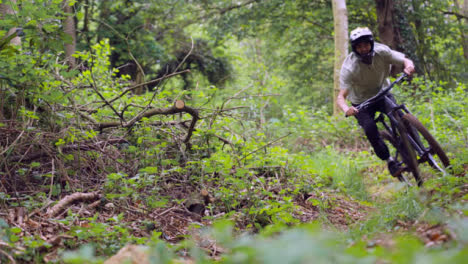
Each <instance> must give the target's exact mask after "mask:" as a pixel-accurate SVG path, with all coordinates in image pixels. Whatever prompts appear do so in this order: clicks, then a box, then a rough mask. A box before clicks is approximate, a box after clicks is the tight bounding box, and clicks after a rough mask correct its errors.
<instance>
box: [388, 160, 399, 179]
mask: <svg viewBox="0 0 468 264" xmlns="http://www.w3.org/2000/svg"><path fill="white" fill-rule="evenodd" d="M387 165H388V170H389V171H390V174H391V175H392V176H393V177H398V176H400V174H401V172H402V168H401V166H400V165H399V164H398V162H397V161H396V160H394V159H393V158H391V157H390V158H389V159H388V160H387Z"/></svg>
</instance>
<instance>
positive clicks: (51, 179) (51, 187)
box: [49, 159, 55, 200]
mask: <svg viewBox="0 0 468 264" xmlns="http://www.w3.org/2000/svg"><path fill="white" fill-rule="evenodd" d="M51 174H52V176H51V178H50V190H49V200H50V197H52V190H53V187H54V174H55V163H54V159H52V173H51Z"/></svg>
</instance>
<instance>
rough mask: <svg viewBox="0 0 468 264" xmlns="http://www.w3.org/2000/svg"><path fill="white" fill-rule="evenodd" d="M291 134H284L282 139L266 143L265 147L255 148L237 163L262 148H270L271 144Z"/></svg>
mask: <svg viewBox="0 0 468 264" xmlns="http://www.w3.org/2000/svg"><path fill="white" fill-rule="evenodd" d="M291 134H292V133H288V134H286V135H284V136H282V137H279V138H277V139H275V140H273V141H270V142H268V143H267V144H265V145H263V146H261V147H259V148H256V149H254V150H252V151H251V152H249V153H247V154H245V155H244V156H243V157H242V158H240V159H239V161H241V160H243V159H245V158H247V157H248V156H250V155H252V154H254V153H255V152H257V151H259V150H261V149H263V148H265V147H268V146H270V145H271V144H273V143H275V142H278V141H280V140H281V139H283V138H285V137H287V136H289V135H291Z"/></svg>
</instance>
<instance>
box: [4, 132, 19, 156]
mask: <svg viewBox="0 0 468 264" xmlns="http://www.w3.org/2000/svg"><path fill="white" fill-rule="evenodd" d="M23 134H24V130H23V131H21V133H20V134H19V136H18V137H16V139H15V140H14V141H13V142H12V143H11V144H10V146H8V147H7V148H6V149H5V150H4V151H2V152H1V153H0V155H3V154H5V153H6V152H7V151H8V150H9V149H10V148H12V147H13V146H14V145H15V144H16V142H18V140H19V139H20V138H21V137H22V136H23Z"/></svg>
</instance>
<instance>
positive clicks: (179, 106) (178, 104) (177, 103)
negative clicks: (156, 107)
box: [174, 100, 185, 109]
mask: <svg viewBox="0 0 468 264" xmlns="http://www.w3.org/2000/svg"><path fill="white" fill-rule="evenodd" d="M174 106H175V108H177V109H184V107H185V103H184V101H182V100H176V101H175V102H174Z"/></svg>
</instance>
